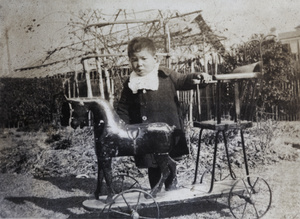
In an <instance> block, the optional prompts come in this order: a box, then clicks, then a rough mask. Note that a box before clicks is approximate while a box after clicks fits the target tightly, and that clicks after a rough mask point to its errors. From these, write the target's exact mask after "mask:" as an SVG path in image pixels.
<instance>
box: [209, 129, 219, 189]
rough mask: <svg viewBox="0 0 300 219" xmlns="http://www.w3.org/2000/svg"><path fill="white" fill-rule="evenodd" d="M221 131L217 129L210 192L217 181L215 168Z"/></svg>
mask: <svg viewBox="0 0 300 219" xmlns="http://www.w3.org/2000/svg"><path fill="white" fill-rule="evenodd" d="M219 133H220V131H217V133H216V137H215V149H214V160H213V168H212V173H211V182H210V189H209V191H208V193H210V192H211V191H212V190H213V187H214V182H215V169H216V160H217V151H218V136H219Z"/></svg>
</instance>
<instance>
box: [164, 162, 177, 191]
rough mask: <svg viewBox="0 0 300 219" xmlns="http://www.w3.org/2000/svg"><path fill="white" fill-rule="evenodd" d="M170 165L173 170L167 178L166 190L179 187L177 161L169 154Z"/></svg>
mask: <svg viewBox="0 0 300 219" xmlns="http://www.w3.org/2000/svg"><path fill="white" fill-rule="evenodd" d="M168 167H169V169H170V171H171V174H170V176H169V177H168V178H167V179H166V182H165V186H166V190H167V191H170V190H175V189H177V169H176V162H175V161H174V160H173V159H172V158H171V157H170V156H168Z"/></svg>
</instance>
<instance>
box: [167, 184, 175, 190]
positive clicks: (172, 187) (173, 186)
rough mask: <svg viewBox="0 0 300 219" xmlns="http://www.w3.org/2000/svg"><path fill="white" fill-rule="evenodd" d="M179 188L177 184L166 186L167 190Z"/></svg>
mask: <svg viewBox="0 0 300 219" xmlns="http://www.w3.org/2000/svg"><path fill="white" fill-rule="evenodd" d="M176 189H177V185H171V186H169V187H167V188H166V191H173V190H176Z"/></svg>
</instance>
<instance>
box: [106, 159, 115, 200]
mask: <svg viewBox="0 0 300 219" xmlns="http://www.w3.org/2000/svg"><path fill="white" fill-rule="evenodd" d="M103 173H104V178H105V182H106V186H107V198H106V203H110V202H112V200H113V199H112V198H113V195H114V193H113V190H112V188H111V185H112V168H111V158H109V159H108V160H105V162H103Z"/></svg>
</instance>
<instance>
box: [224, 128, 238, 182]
mask: <svg viewBox="0 0 300 219" xmlns="http://www.w3.org/2000/svg"><path fill="white" fill-rule="evenodd" d="M222 134H223V138H224V146H225V151H226V157H227V164H228V168H229V172H230V176H231V178H232V179H235V178H236V176H235V173H234V172H233V171H232V168H231V164H230V160H229V153H228V145H227V138H226V135H225V131H224V130H223V131H222Z"/></svg>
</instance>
